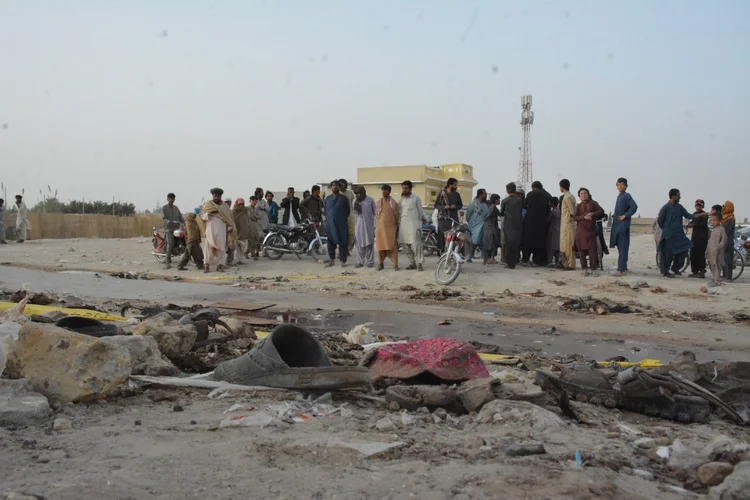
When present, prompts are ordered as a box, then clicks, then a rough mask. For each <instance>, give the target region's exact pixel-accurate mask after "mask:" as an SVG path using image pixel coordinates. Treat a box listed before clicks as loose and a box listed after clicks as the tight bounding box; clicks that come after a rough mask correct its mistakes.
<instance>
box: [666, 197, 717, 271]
mask: <svg viewBox="0 0 750 500" xmlns="http://www.w3.org/2000/svg"><path fill="white" fill-rule="evenodd" d="M707 216H708V214H707V213H706V212H704V213H702V214H701V215H698V216H696V215H693V214H691V213H688V211H687V210H685V207H683V206H682V205H680V190H679V189H670V190H669V201H668V202H667V204H666V205H664V206H663V207H662V209H661V211H660V212H659V219H658V224H659V227H660V228H661V231H662V237H661V242H660V243H659V248H660V250H661V262H660V264H659V268H660V270H661V275H662V276H663V277H665V278H674V277H675V275H680V274H682V271H681V269H682V266H683V265H684V264H685V257H687V254H688V251H689V250H690V248H691V247H692V246H693V243H692V242H691V241H690V240H689V239H688V238H687V236H685V230H684V229H683V227H682V219H683V218H685V219H688V220H695V219H696V218H698V217H701V218H704V217H707ZM670 267H671V269H672V272H671V273H670V272H669V270H670Z"/></svg>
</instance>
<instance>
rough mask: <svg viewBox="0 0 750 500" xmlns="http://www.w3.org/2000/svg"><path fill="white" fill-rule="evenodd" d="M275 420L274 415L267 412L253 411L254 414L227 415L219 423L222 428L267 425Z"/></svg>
mask: <svg viewBox="0 0 750 500" xmlns="http://www.w3.org/2000/svg"><path fill="white" fill-rule="evenodd" d="M272 421H273V416H271V415H269V414H268V413H265V412H258V413H253V414H252V415H236V416H234V417H227V418H225V419H224V420H222V421H221V423H219V428H220V429H226V428H231V427H265V426H267V425H268V424H270V423H271V422H272Z"/></svg>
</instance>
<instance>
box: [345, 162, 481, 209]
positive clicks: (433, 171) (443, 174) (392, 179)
mask: <svg viewBox="0 0 750 500" xmlns="http://www.w3.org/2000/svg"><path fill="white" fill-rule="evenodd" d="M451 177H455V178H456V179H458V192H459V193H460V194H461V200H463V202H464V205H468V204H469V203H470V202H471V199H472V197H473V189H474V186H476V185H477V181H476V180H475V179H474V167H472V166H471V165H466V164H465V163H453V164H450V165H440V166H437V167H428V166H427V165H408V166H403V167H365V168H358V169H357V182H356V183H355V184H358V185H363V186H365V187H366V188H367V194H369V195H370V196H372V197H373V198H376V199H377V198H378V197H379V195H380V187H381V186H382V185H383V184H390V186H391V188H392V190H393V191H392V195H393V197H394V198H395V199H396V201H398V200H399V199H400V198H401V183H402V182H404V181H406V180H408V181H411V182H412V183H413V184H414V191H413V192H414V194H416V195H417V196H419V197H420V198H421V199H422V203H424V205H425V207H428V208H433V207H434V205H435V200H436V198H437V196H438V194H440V191H442V190H443V189H444V188H445V183H446V182H447V181H448V179H450V178H451Z"/></svg>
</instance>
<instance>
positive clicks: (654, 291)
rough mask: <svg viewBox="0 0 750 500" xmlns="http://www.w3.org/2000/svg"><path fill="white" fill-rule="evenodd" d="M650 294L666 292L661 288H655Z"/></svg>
mask: <svg viewBox="0 0 750 500" xmlns="http://www.w3.org/2000/svg"><path fill="white" fill-rule="evenodd" d="M651 293H667V291H666V290H665V289H663V288H662V287H660V286H657V287H656V288H654V289H652V290H651Z"/></svg>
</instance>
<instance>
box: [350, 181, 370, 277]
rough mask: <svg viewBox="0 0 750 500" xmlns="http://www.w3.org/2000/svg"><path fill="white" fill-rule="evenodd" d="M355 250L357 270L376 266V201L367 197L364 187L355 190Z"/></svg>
mask: <svg viewBox="0 0 750 500" xmlns="http://www.w3.org/2000/svg"><path fill="white" fill-rule="evenodd" d="M354 194H355V196H356V198H355V199H354V207H353V208H354V231H355V236H354V248H355V250H356V251H357V264H356V265H355V266H354V267H356V268H361V267H364V266H367V267H373V266H374V265H375V200H373V199H372V198H371V197H369V196H367V190H366V189H365V187H364V186H357V187H356V188H355V189H354Z"/></svg>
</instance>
